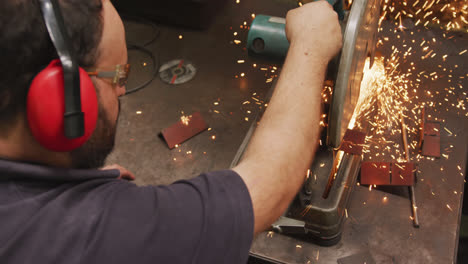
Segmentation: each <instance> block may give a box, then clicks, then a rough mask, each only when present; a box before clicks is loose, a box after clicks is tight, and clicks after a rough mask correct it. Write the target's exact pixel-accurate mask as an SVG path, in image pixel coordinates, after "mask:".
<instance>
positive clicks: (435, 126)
mask: <svg viewBox="0 0 468 264" xmlns="http://www.w3.org/2000/svg"><path fill="white" fill-rule="evenodd" d="M424 135H427V136H439V137H440V123H439V122H430V121H428V122H426V124H425V126H424Z"/></svg>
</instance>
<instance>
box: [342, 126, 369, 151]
mask: <svg viewBox="0 0 468 264" xmlns="http://www.w3.org/2000/svg"><path fill="white" fill-rule="evenodd" d="M365 140H366V133H364V132H361V131H357V130H350V129H348V130H346V133H345V135H344V137H343V141H342V142H341V146H340V150H342V151H344V152H346V153H349V154H354V155H361V154H362V148H363V145H364V143H365Z"/></svg>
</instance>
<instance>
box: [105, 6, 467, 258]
mask: <svg viewBox="0 0 468 264" xmlns="http://www.w3.org/2000/svg"><path fill="white" fill-rule="evenodd" d="M295 6H296V2H295V1H287V0H282V1H281V0H276V1H269V0H256V1H240V3H239V4H236V1H234V0H232V1H230V2H229V3H228V4H227V5H226V7H225V9H224V10H220V13H219V15H218V17H217V19H216V20H215V23H214V24H213V25H211V27H209V29H208V30H205V31H194V30H187V29H182V28H176V27H170V26H165V25H158V26H157V30H155V28H154V27H151V26H149V25H148V24H146V23H142V22H141V21H139V22H134V21H133V22H132V21H126V22H125V26H126V29H127V41H128V42H129V43H135V44H138V43H144V42H145V41H147V40H148V39H150V38H151V37H152V36H153V35H154V34H157V35H158V37H157V40H156V41H155V42H154V43H152V44H150V45H148V46H147V48H148V49H149V50H151V51H152V52H153V53H154V54H155V56H156V59H157V63H156V64H158V65H156V67H159V65H160V64H162V63H165V62H167V61H170V60H173V59H184V60H188V61H190V62H192V63H193V64H194V65H195V66H196V67H197V74H196V76H195V78H194V79H193V80H191V81H189V82H188V83H185V84H181V85H169V84H165V83H163V82H162V81H161V80H160V79H159V78H158V77H156V78H155V79H154V81H153V82H152V83H151V84H150V85H148V86H147V87H145V88H144V89H142V90H140V91H138V92H135V93H132V94H129V95H127V96H124V97H122V98H121V112H120V119H119V123H118V133H117V139H116V147H115V150H114V152H113V153H112V154H111V156H110V157H109V158H108V160H107V163H108V164H112V163H118V164H120V165H122V166H124V167H126V168H127V169H129V170H130V171H132V172H134V173H135V175H136V177H137V179H136V183H137V184H139V185H147V184H170V183H172V182H174V181H176V180H180V179H187V178H191V177H194V176H196V175H198V174H199V173H202V172H205V171H212V170H220V169H225V168H228V167H229V166H230V164H231V162H232V160H233V159H234V157H235V155H236V153H237V152H238V150H239V147H240V146H241V143H242V142H243V140H244V137H245V136H246V133H247V132H248V131H249V128H250V127H251V126H252V125H253V124H254V122H256V121H255V120H256V117H257V116H258V115H259V113H261V112H262V111H263V110H264V108H265V104H266V103H267V100H266V97H267V94H268V92H269V91H270V90H271V89H273V88H272V84H273V83H274V81H273V80H274V79H275V77H276V75H278V74H279V71H280V66H281V64H280V62H276V63H274V62H270V61H261V60H260V59H253V58H250V57H248V54H247V51H246V50H245V48H244V47H245V40H246V36H247V27H245V26H244V22H245V25H249V23H250V22H251V21H252V14H253V13H254V14H258V13H264V14H269V15H273V16H282V17H284V16H285V15H286V12H287V10H288V9H290V8H293V7H295ZM403 22H404V23H406V22H407V23H408V25H407V29H406V30H404V31H398V32H396V33H395V31H394V29H395V27H396V25H395V24H393V23H391V22H386V21H384V23H383V30H382V31H381V32H380V33H379V34H380V35H379V37H380V39H382V43H383V45H380V46H379V47H378V49H379V51H380V52H382V54H383V55H384V56H386V55H387V56H388V55H390V53H391V49H390V47H391V46H392V45H394V46H397V47H400V50H404V49H407V47H408V46H403V45H414V46H415V50H416V47H419V45H420V42H421V41H422V39H425V40H427V41H434V40H433V39H435V42H434V44H432V45H431V49H434V53H437V54H438V55H437V56H436V57H435V58H433V59H431V60H421V59H420V57H421V54H419V52H422V51H420V48H418V50H417V51H416V52H415V53H414V54H413V55H412V56H409V57H408V58H407V60H406V61H401V64H402V65H401V66H400V67H402V68H405V67H406V68H407V67H412V66H415V67H416V68H418V69H419V71H422V70H425V71H426V72H427V75H428V76H429V74H430V73H432V72H434V71H437V72H441V73H438V78H436V79H435V80H432V79H434V78H431V77H433V75H432V76H429V78H423V79H422V80H420V81H419V82H418V83H419V84H420V87H419V88H418V90H417V91H416V92H415V93H414V94H413V96H415V97H414V100H413V103H422V102H428V101H433V102H434V104H435V106H434V107H430V108H428V109H427V112H428V114H430V115H431V116H432V117H433V118H435V117H436V118H437V119H438V121H440V122H441V127H445V128H446V129H444V130H442V131H440V134H441V153H442V154H444V155H443V156H442V157H441V158H440V159H432V158H429V159H426V158H422V159H420V160H419V161H418V182H417V184H416V188H415V190H416V198H417V201H418V212H419V221H420V224H421V227H420V228H419V229H416V228H414V227H413V226H412V222H411V219H410V216H411V208H410V201H409V199H408V195H407V193H405V192H398V191H396V192H386V191H385V190H384V191H383V190H379V189H377V190H376V189H372V190H371V191H370V190H369V188H368V187H367V186H358V185H356V186H354V191H353V193H352V195H351V201H350V203H349V206H348V208H347V212H348V218H347V221H346V222H345V224H344V228H343V234H342V239H341V241H340V242H339V243H338V244H337V245H335V246H331V247H320V246H317V245H315V244H312V243H309V242H307V241H302V240H299V239H296V238H292V237H288V236H284V235H280V234H277V233H273V232H264V233H262V234H260V235H258V236H257V237H256V238H255V240H254V242H253V244H252V248H251V255H252V256H254V257H256V258H259V259H264V260H268V261H271V262H273V263H337V259H340V258H342V257H346V256H350V255H354V254H357V253H368V254H370V255H372V257H373V258H374V260H375V262H376V263H453V262H454V261H455V259H456V253H457V245H458V229H459V221H460V215H461V207H462V199H463V186H464V179H465V177H464V173H465V166H466V157H467V143H468V142H467V140H468V138H467V134H466V133H465V131H467V130H468V117H467V110H466V109H465V107H466V106H468V101H467V95H466V93H467V90H468V88H467V86H468V83H467V81H466V79H467V78H468V76H467V75H466V69H467V66H466V61H467V57H466V55H467V54H466V53H465V54H463V56H462V55H459V53H460V51H462V50H463V49H466V47H468V37H467V35H466V34H456V33H452V34H451V35H453V37H451V39H449V40H447V39H446V38H447V36H445V37H444V36H443V32H442V31H440V30H436V29H433V30H426V29H424V28H423V27H420V26H419V27H418V26H414V25H410V24H411V21H403ZM411 32H412V33H411ZM398 36H399V37H398ZM386 38H388V39H386ZM403 39H406V40H407V42H405V43H403V41H402V40H403ZM412 39H414V40H415V42H414V43H412V42H411V41H410V40H412ZM237 40H240V41H241V43H239V44H237V43H238V41H237ZM442 54H448V56H447V57H445V58H444V59H443V58H442ZM422 55H424V54H422ZM129 57H130V63H132V64H133V65H132V67H133V68H132V73H131V74H132V75H133V76H132V79H131V80H130V81H129V85H137V84H138V83H139V82H142V81H143V80H145V79H147V78H149V77H150V76H151V72H152V70H153V69H154V67H155V65H153V63H152V62H151V61H150V60H149V58H148V56H147V55H146V54H144V53H141V52H139V51H136V50H131V51H129ZM411 62H413V63H414V65H410V63H411ZM254 64H255V65H254ZM438 65H442V67H439V66H438ZM454 65H458V67H456V68H455V67H454ZM444 67H445V68H447V70H446V71H445V72H442V69H443V68H444ZM302 70H304V69H302ZM449 70H451V72H449ZM422 75H424V74H422ZM414 78H418V77H416V76H414ZM449 80H450V82H449ZM450 87H455V89H453V90H452V92H451V93H450V94H448V93H447V92H446V90H444V89H445V88H450ZM428 92H429V93H428ZM416 96H417V98H416ZM445 98H447V100H446V99H445ZM439 103H440V105H439ZM452 104H454V105H452ZM457 106H458V107H457ZM197 111H198V112H200V113H201V114H202V116H203V118H204V119H205V120H206V122H207V123H208V126H209V127H210V128H209V130H208V131H205V132H203V133H201V134H199V135H197V136H195V137H194V138H192V139H190V140H188V141H187V142H185V143H183V144H181V145H180V146H179V147H178V148H175V149H172V150H169V148H168V147H167V145H166V144H165V142H164V141H163V140H162V139H161V138H160V137H159V135H158V134H159V133H160V132H161V130H162V129H164V128H166V127H168V126H170V125H172V124H173V123H175V122H177V121H178V120H180V117H181V116H182V115H188V114H191V113H193V112H197ZM407 125H408V126H409V127H411V126H413V125H414V124H411V123H407ZM409 136H410V141H411V140H415V137H416V135H414V134H411V133H410V135H409ZM415 155H416V153H415V152H413V156H415ZM364 159H366V156H365V157H364ZM374 160H375V158H374Z"/></svg>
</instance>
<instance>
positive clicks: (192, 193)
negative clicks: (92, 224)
mask: <svg viewBox="0 0 468 264" xmlns="http://www.w3.org/2000/svg"><path fill="white" fill-rule="evenodd" d="M127 186H128V185H127ZM111 196H112V198H110V197H109V201H112V202H111V205H110V206H109V207H108V209H107V212H106V213H105V219H104V220H103V221H102V222H103V223H106V224H103V223H101V226H102V228H101V229H99V228H97V230H100V231H99V232H100V234H96V235H97V239H96V241H94V243H93V244H95V246H96V247H97V248H100V250H101V251H98V250H97V248H94V250H92V251H94V253H93V255H94V254H98V255H100V254H106V256H102V257H106V258H107V257H109V256H110V255H111V256H112V257H111V259H112V260H115V261H116V262H119V263H120V262H121V261H123V260H127V259H128V260H131V263H236V264H238V263H246V262H247V258H248V252H249V249H250V245H251V243H252V239H253V229H254V216H253V209H252V202H251V199H250V195H249V192H248V190H247V186H246V185H245V183H244V182H243V180H242V178H241V177H240V176H239V175H238V174H237V173H236V172H234V171H232V170H223V171H217V172H210V173H206V174H201V175H200V176H198V177H196V178H193V179H191V180H183V181H178V182H176V183H173V184H171V185H168V186H146V187H136V186H134V187H128V188H124V189H122V190H121V191H118V192H115V193H114V194H113V195H111ZM109 240H110V241H109ZM119 241H120V242H119ZM106 243H107V245H109V244H110V245H115V244H116V243H120V244H119V245H115V246H109V247H108V246H105V245H106ZM90 247H91V245H90ZM116 248H121V249H122V251H119V250H116ZM107 259H108V258H107Z"/></svg>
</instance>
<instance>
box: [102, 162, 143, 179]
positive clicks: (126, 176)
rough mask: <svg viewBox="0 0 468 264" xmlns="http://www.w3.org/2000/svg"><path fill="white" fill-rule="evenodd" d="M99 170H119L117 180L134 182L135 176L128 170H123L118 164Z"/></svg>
mask: <svg viewBox="0 0 468 264" xmlns="http://www.w3.org/2000/svg"><path fill="white" fill-rule="evenodd" d="M101 170H119V171H120V176H119V179H124V180H129V181H133V180H135V175H133V173H131V172H130V171H129V170H127V169H125V168H124V167H122V166H120V165H118V164H112V165H108V166H105V167H103V168H101Z"/></svg>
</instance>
